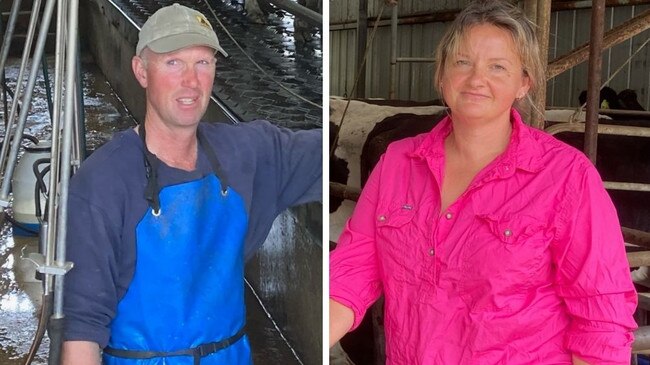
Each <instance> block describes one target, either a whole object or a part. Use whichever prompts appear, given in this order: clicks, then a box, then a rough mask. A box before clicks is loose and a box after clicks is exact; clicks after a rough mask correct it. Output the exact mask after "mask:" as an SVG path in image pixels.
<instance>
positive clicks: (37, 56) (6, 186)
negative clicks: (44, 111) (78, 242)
mask: <svg viewBox="0 0 650 365" xmlns="http://www.w3.org/2000/svg"><path fill="white" fill-rule="evenodd" d="M37 2H39V3H40V1H36V0H35V1H34V7H36V3H37ZM54 3H55V0H48V1H47V3H46V5H45V10H44V11H43V22H42V23H41V28H40V30H39V33H38V39H37V41H36V48H35V50H34V58H33V60H32V69H31V70H30V74H29V78H28V79H27V87H26V88H25V92H24V94H23V103H22V108H21V109H20V116H19V117H18V124H17V126H16V133H15V136H16V137H15V138H14V139H15V140H14V143H13V144H12V145H11V151H10V153H9V158H8V160H7V161H8V162H7V168H6V171H5V175H4V177H3V180H2V188H1V189H0V201H2V202H3V204H4V202H6V201H7V199H8V197H9V190H10V188H11V178H12V176H13V173H14V169H15V168H16V164H15V161H16V160H17V158H18V151H19V149H20V141H19V139H20V138H21V137H22V134H23V130H24V129H25V122H26V121H27V114H28V113H29V109H30V108H29V105H30V104H31V102H32V94H33V92H34V86H35V85H36V78H37V76H38V72H39V69H40V63H41V58H42V57H43V51H44V50H45V41H46V40H47V31H48V28H49V27H50V20H51V19H52V12H53V10H54ZM39 5H40V4H39ZM30 25H31V24H30ZM16 94H17V93H16ZM15 97H16V98H17V95H16V96H15ZM11 114H12V115H13V114H15V113H14V110H12V113H11ZM4 145H6V143H4V144H3V151H4ZM0 157H2V156H0Z"/></svg>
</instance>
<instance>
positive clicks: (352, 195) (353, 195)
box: [330, 181, 361, 202]
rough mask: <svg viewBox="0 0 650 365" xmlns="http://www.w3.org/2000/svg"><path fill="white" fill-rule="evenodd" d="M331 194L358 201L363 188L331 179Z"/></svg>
mask: <svg viewBox="0 0 650 365" xmlns="http://www.w3.org/2000/svg"><path fill="white" fill-rule="evenodd" d="M330 195H332V196H335V197H337V198H342V199H347V200H352V201H355V202H356V201H357V200H359V195H361V189H359V188H355V187H353V186H348V185H344V184H340V183H336V182H332V181H330Z"/></svg>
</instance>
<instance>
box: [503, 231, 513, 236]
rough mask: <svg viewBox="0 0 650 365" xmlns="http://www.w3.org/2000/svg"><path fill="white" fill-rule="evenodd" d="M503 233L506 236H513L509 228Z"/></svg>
mask: <svg viewBox="0 0 650 365" xmlns="http://www.w3.org/2000/svg"><path fill="white" fill-rule="evenodd" d="M503 235H504V236H506V237H510V236H512V231H511V230H509V229H506V230H505V231H504V232H503Z"/></svg>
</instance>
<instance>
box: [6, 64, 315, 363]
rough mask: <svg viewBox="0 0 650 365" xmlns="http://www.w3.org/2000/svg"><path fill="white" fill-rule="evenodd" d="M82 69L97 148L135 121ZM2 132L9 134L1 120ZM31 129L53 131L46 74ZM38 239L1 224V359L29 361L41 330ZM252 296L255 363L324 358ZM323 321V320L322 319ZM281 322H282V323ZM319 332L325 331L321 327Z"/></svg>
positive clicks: (13, 71)
mask: <svg viewBox="0 0 650 365" xmlns="http://www.w3.org/2000/svg"><path fill="white" fill-rule="evenodd" d="M50 65H53V61H52V60H50ZM18 67H19V60H15V59H10V60H9V62H8V67H7V71H6V72H7V80H8V82H9V84H10V87H11V88H14V87H15V79H16V78H17V75H18ZM51 67H52V66H51ZM82 69H83V88H84V103H85V115H86V129H87V147H88V148H89V149H91V150H93V149H96V148H97V147H98V146H100V145H101V144H103V143H105V142H106V141H108V140H109V139H110V138H111V136H112V134H113V133H115V132H116V131H120V130H124V129H126V128H130V127H132V126H134V125H135V122H134V120H133V119H132V118H131V117H130V116H129V115H128V112H127V111H126V108H125V107H124V105H123V104H122V102H121V101H120V100H119V98H118V97H117V96H116V95H115V94H114V93H113V91H112V90H111V88H110V85H109V84H108V83H107V82H106V80H105V78H104V76H103V75H102V74H101V72H99V70H98V69H97V68H96V66H95V65H94V64H93V62H92V60H91V59H89V58H88V57H85V58H84V61H83V63H82ZM51 71H52V70H51ZM0 109H1V108H0ZM0 112H1V110H0ZM3 119H4V116H3ZM0 132H1V133H2V134H3V135H4V130H3V127H1V126H0ZM27 133H29V134H32V135H34V136H36V137H38V138H40V139H47V138H48V137H49V136H50V134H51V127H50V122H49V113H48V111H47V102H46V98H45V87H44V82H43V81H42V79H41V80H38V81H37V84H36V88H35V90H34V97H33V102H32V109H31V112H30V116H29V117H28V121H27ZM285 214H291V213H285ZM37 245H38V240H37V238H36V237H29V238H27V237H14V236H13V234H12V232H11V229H10V227H9V226H8V225H4V226H2V227H0V364H1V365H19V364H23V363H24V358H25V357H26V354H27V352H28V350H29V347H30V345H31V342H32V340H33V337H34V334H35V332H36V327H37V316H38V313H39V310H40V304H41V284H40V282H38V281H36V279H35V275H34V272H35V270H34V267H33V266H32V265H31V264H30V263H29V262H27V261H24V260H21V259H20V257H21V254H22V253H25V254H27V253H29V252H35V251H36V250H37ZM319 270H320V267H319ZM314 293H320V289H319V288H314ZM312 294H313V293H312ZM319 298H320V297H319ZM246 302H247V312H248V324H247V329H248V333H249V337H250V339H251V344H252V347H253V358H254V361H255V363H257V364H301V363H305V364H310V363H320V360H319V361H318V362H309V361H301V360H298V359H297V357H296V355H295V354H294V353H293V352H292V349H291V348H290V347H289V346H288V345H287V343H286V341H285V340H284V339H283V338H282V336H281V335H280V333H279V332H278V328H279V329H281V330H283V328H282V325H283V323H284V322H280V323H279V324H274V323H273V322H272V321H271V320H270V319H269V317H268V315H267V313H266V312H265V310H264V309H263V308H262V306H261V304H260V301H259V300H258V297H256V296H255V294H253V292H252V291H251V290H250V288H248V289H247V290H246ZM319 302H320V299H319ZM318 311H319V312H318V313H319V315H320V308H318ZM318 323H319V324H320V323H321V322H320V320H319V321H318ZM276 326H278V327H277V328H276ZM318 332H319V333H320V330H319V331H318ZM48 345H49V341H48V339H47V336H46V338H45V339H44V341H43V344H42V345H41V347H40V350H39V351H38V353H37V356H36V358H35V360H34V361H33V362H32V364H34V365H43V364H47V353H48ZM319 348H320V347H319ZM318 356H320V354H318ZM319 359H320V358H319Z"/></svg>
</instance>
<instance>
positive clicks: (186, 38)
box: [147, 34, 228, 57]
mask: <svg viewBox="0 0 650 365" xmlns="http://www.w3.org/2000/svg"><path fill="white" fill-rule="evenodd" d="M193 46H206V47H210V48H212V49H214V51H215V52H219V53H221V54H222V55H224V56H225V57H228V53H227V52H226V51H225V50H224V49H223V48H221V46H220V45H219V44H218V43H216V42H215V41H214V39H211V38H209V37H206V36H204V35H202V34H176V35H172V36H168V37H164V38H160V39H156V40H155V41H152V42H149V44H147V47H149V49H150V50H152V51H154V52H156V53H167V52H174V51H178V50H179V49H183V48H187V47H193Z"/></svg>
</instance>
